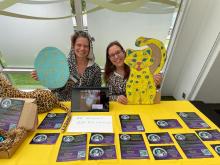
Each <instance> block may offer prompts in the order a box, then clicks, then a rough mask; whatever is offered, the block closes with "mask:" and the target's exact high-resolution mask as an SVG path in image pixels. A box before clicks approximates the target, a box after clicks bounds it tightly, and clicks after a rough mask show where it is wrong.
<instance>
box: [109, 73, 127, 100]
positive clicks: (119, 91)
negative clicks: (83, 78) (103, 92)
mask: <svg viewBox="0 0 220 165" xmlns="http://www.w3.org/2000/svg"><path fill="white" fill-rule="evenodd" d="M126 82H127V79H124V78H123V76H121V75H119V74H118V73H116V72H113V73H112V74H111V75H110V76H109V81H108V84H107V86H108V87H109V100H110V101H116V100H117V98H118V96H119V95H125V93H126Z"/></svg>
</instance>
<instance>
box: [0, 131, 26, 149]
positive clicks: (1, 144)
mask: <svg viewBox="0 0 220 165" xmlns="http://www.w3.org/2000/svg"><path fill="white" fill-rule="evenodd" d="M26 134H27V131H26V130H25V129H24V128H23V127H19V128H16V129H13V130H10V131H4V130H0V152H1V151H4V152H7V151H8V150H10V149H11V148H13V147H14V146H17V145H18V144H19V143H20V142H21V141H22V140H23V139H24V138H25V136H26Z"/></svg>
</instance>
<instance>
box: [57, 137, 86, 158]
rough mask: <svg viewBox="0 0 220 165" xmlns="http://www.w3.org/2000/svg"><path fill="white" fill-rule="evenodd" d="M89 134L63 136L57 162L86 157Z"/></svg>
mask: <svg viewBox="0 0 220 165" xmlns="http://www.w3.org/2000/svg"><path fill="white" fill-rule="evenodd" d="M86 142H87V135H86V134H82V135H67V136H63V139H62V142H61V146H60V150H59V153H58V156H57V162H67V161H74V160H85V159H86Z"/></svg>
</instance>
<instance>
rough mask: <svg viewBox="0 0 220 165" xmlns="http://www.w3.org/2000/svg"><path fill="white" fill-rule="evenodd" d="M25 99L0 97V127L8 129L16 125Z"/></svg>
mask: <svg viewBox="0 0 220 165" xmlns="http://www.w3.org/2000/svg"><path fill="white" fill-rule="evenodd" d="M24 103H25V101H24V100H15V99H9V98H0V129H3V130H5V131H8V130H10V129H14V128H16V127H17V124H18V122H19V119H20V115H21V112H22V109H23V106H24Z"/></svg>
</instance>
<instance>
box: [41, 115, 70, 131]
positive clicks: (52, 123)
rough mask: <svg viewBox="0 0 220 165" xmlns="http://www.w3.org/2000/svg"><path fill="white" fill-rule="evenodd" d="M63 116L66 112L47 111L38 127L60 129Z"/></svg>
mask: <svg viewBox="0 0 220 165" xmlns="http://www.w3.org/2000/svg"><path fill="white" fill-rule="evenodd" d="M65 117H66V113H48V114H47V116H46V117H45V118H44V120H43V121H42V122H41V124H40V125H39V127H38V129H60V128H61V126H62V124H63V121H64V119H65Z"/></svg>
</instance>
